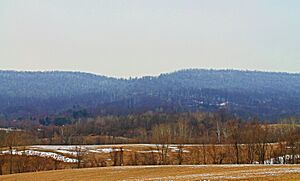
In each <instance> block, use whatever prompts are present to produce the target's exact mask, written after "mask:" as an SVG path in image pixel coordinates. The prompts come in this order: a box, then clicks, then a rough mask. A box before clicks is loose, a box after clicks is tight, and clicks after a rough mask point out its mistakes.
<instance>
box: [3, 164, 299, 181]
mask: <svg viewBox="0 0 300 181" xmlns="http://www.w3.org/2000/svg"><path fill="white" fill-rule="evenodd" d="M74 179H75V180H106V181H109V180H204V179H209V180H248V179H250V180H300V166H296V165H274V166H269V165H268V166H266V165H259V166H257V165H193V166H123V167H105V168H90V169H72V170H70V169H68V170H59V171H46V172H35V173H23V174H13V175H5V176H1V177H0V180H7V181H9V180H22V181H27V180H46V181H47V180H49V181H50V180H51V181H52V180H74Z"/></svg>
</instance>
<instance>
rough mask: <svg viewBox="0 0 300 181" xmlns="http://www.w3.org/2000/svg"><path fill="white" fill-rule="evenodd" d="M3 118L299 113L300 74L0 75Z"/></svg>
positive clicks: (274, 115) (200, 71)
mask: <svg viewBox="0 0 300 181" xmlns="http://www.w3.org/2000/svg"><path fill="white" fill-rule="evenodd" d="M0 82H1V84H0V114H1V117H5V118H18V117H30V116H37V115H45V114H58V113H62V112H64V111H67V110H69V109H72V108H74V106H76V107H80V108H82V109H87V110H88V112H89V114H102V115H107V114H128V113H140V112H145V111H149V110H151V111H158V112H182V111H199V110H200V111H217V110H219V109H221V108H222V109H227V110H228V111H229V112H231V113H233V114H235V115H237V116H241V117H243V118H249V117H259V118H263V119H278V118H280V117H284V116H290V115H300V74H288V73H271V72H255V71H237V70H203V69H192V70H181V71H177V72H173V73H169V74H162V75H160V76H157V77H150V76H148V77H142V78H135V79H116V78H110V77H105V76H97V75H93V74H88V73H80V72H58V71H54V72H16V71H0Z"/></svg>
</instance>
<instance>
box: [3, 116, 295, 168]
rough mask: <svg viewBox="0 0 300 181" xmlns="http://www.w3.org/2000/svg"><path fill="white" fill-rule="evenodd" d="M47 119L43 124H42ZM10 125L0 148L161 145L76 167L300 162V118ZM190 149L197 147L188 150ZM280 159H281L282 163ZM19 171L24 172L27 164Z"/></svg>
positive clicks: (7, 161) (84, 160) (108, 119)
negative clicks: (150, 149)
mask: <svg viewBox="0 0 300 181" xmlns="http://www.w3.org/2000/svg"><path fill="white" fill-rule="evenodd" d="M47 120H48V122H47V124H45V122H44V121H47ZM53 120H69V121H67V122H65V124H55V122H53ZM7 124H8V123H7V122H6V121H3V120H2V121H0V125H7ZM9 126H11V127H14V128H15V129H7V130H2V131H0V148H1V149H2V150H10V151H11V152H12V150H14V149H15V148H20V147H21V148H22V146H26V145H32V144H47V145H48V144H54V145H57V144H63V145H73V144H75V145H84V144H99V145H100V144H112V145H113V144H128V143H137V144H140V143H149V144H152V145H157V146H156V149H157V150H156V151H155V152H153V151H152V152H149V153H147V154H145V153H140V152H130V153H126V152H125V149H124V150H123V147H122V146H120V148H118V149H115V150H114V151H113V152H112V153H111V154H110V155H109V159H110V160H112V161H111V162H107V158H98V157H97V156H93V157H91V154H89V155H90V156H83V155H84V154H82V157H78V158H77V159H79V158H80V159H79V160H80V162H79V163H78V165H77V167H94V166H109V165H112V166H114V165H115V166H116V165H153V164H223V163H236V164H241V163H243V164H245V163H248V164H249V163H250V164H251V163H256V162H257V163H261V164H264V163H266V161H267V160H269V162H270V159H271V158H274V160H273V161H271V162H274V163H275V162H276V163H299V161H300V160H299V157H300V156H299V155H300V142H299V141H300V126H299V120H298V119H297V118H287V119H284V120H281V121H279V122H278V123H277V124H270V123H267V122H263V121H260V120H256V119H253V120H250V121H244V120H241V119H237V118H235V117H234V116H231V115H228V114H227V113H226V112H225V111H220V112H218V113H202V112H197V113H176V114H166V113H153V112H148V113H144V114H137V115H127V116H104V117H103V116H99V117H95V118H83V117H79V118H76V119H75V118H74V117H66V118H64V119H63V118H62V117H61V116H58V117H57V118H56V117H51V118H50V117H45V118H41V119H36V120H16V121H14V122H9ZM16 128H18V129H16ZM174 144H175V145H177V151H176V152H174V153H173V152H170V148H171V145H174ZM189 145H194V146H193V147H191V148H189ZM186 148H188V149H189V153H188V154H187V153H186V152H185V151H184V150H185V149H186ZM286 155H288V158H286ZM280 157H281V158H282V159H283V160H278V159H279V158H280ZM24 158H26V157H25V156H13V155H12V154H11V157H9V156H7V155H0V168H1V167H3V166H5V165H7V166H9V167H14V168H18V167H19V166H18V164H17V163H16V162H18V161H13V160H18V159H21V160H23V159H24ZM28 159H33V158H31V157H28ZM276 159H277V160H276ZM43 162H45V161H43ZM50 162H51V163H50ZM25 163H27V162H25V161H24V165H26V164H25ZM49 163H50V166H49V167H43V168H41V170H43V169H50V168H51V169H57V168H59V167H56V166H55V165H56V164H58V163H57V162H55V161H53V160H52V161H51V160H50V161H49ZM12 165H14V166H12ZM24 165H23V166H24ZM73 167H74V166H73ZM61 168H65V167H61ZM19 170H21V171H22V170H24V171H26V169H25V166H24V167H22V168H19ZM21 171H20V172H21ZM27 171H28V170H27ZM11 172H12V173H15V172H16V171H11ZM0 174H1V172H0Z"/></svg>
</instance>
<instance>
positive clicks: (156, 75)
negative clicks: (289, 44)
mask: <svg viewBox="0 0 300 181" xmlns="http://www.w3.org/2000/svg"><path fill="white" fill-rule="evenodd" d="M193 70H194V71H195V70H202V71H238V72H253V73H254V72H257V73H278V74H290V75H298V74H300V72H294V71H276V70H258V69H237V68H200V67H199V68H181V69H176V70H173V71H165V72H161V73H159V74H153V75H147V74H145V75H142V76H113V75H104V74H100V73H96V72H92V71H84V70H67V69H65V70H62V69H61V70H60V69H53V70H21V69H0V72H17V73H53V72H61V73H82V74H91V75H95V76H100V77H107V78H115V79H126V80H128V79H137V78H143V77H159V76H161V75H166V74H172V73H177V72H182V71H193Z"/></svg>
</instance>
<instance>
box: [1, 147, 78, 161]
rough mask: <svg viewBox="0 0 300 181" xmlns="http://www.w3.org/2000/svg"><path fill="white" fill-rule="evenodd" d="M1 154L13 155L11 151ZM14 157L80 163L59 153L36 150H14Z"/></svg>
mask: <svg viewBox="0 0 300 181" xmlns="http://www.w3.org/2000/svg"><path fill="white" fill-rule="evenodd" d="M0 154H11V153H10V151H9V150H5V151H1V152H0ZM12 154H13V155H27V156H39V157H44V158H52V159H55V160H58V161H63V162H66V163H76V162H78V160H77V159H73V158H68V157H65V156H63V155H59V154H57V153H52V152H43V151H35V150H24V151H17V150H12Z"/></svg>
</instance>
